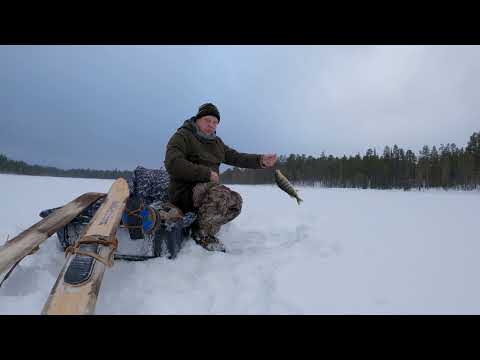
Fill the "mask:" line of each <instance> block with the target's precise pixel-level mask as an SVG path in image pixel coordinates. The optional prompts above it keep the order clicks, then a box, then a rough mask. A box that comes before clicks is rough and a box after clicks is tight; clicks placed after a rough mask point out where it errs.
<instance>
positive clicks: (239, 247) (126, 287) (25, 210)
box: [0, 175, 480, 314]
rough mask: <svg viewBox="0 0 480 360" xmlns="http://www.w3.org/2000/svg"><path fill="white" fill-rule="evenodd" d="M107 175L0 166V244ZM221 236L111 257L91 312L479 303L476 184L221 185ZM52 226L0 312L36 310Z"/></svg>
mask: <svg viewBox="0 0 480 360" xmlns="http://www.w3.org/2000/svg"><path fill="white" fill-rule="evenodd" d="M112 182H113V180H97V179H71V178H53V177H31V176H18V175H0V189H2V190H1V192H0V200H1V201H0V216H1V219H2V222H1V225H0V244H3V243H4V242H5V240H6V239H7V236H9V237H10V238H12V237H13V236H15V235H17V234H19V233H20V232H21V231H23V230H25V229H26V228H28V227H29V226H31V225H32V224H33V223H35V222H36V221H38V220H40V217H39V216H38V214H39V213H40V211H41V210H44V209H47V208H52V207H56V206H61V205H63V204H65V203H66V202H68V201H70V200H72V199H73V198H74V197H76V196H78V195H80V194H82V193H84V192H89V191H99V192H106V191H108V189H109V188H110V185H111V184H112ZM231 188H233V189H234V190H236V191H238V192H239V193H240V194H241V195H242V197H243V199H244V203H243V210H242V213H241V214H240V216H239V217H237V218H236V219H235V220H233V221H232V222H231V223H229V224H227V225H225V226H224V227H223V228H222V230H221V232H220V237H221V238H222V240H223V241H224V242H225V245H226V246H227V248H228V249H229V253H228V254H223V253H211V252H207V251H205V250H203V249H202V248H200V247H199V246H197V245H196V244H194V243H193V241H191V240H190V241H188V242H187V244H186V245H185V247H184V248H183V249H182V251H181V253H180V254H179V256H178V257H177V258H176V259H175V260H168V259H165V258H157V259H152V260H148V261H144V262H126V261H116V262H115V265H114V266H113V268H111V269H108V270H107V271H106V273H105V277H104V280H103V283H102V287H101V289H100V295H99V299H98V302H97V309H96V313H97V314H480V290H479V289H478V286H477V283H478V280H477V278H478V274H479V273H480V261H479V254H480V241H479V239H478V215H477V214H478V213H477V211H478V203H479V200H480V193H479V192H461V191H443V190H432V191H424V192H423V191H422V192H419V191H410V192H404V191H395V190H393V191H381V190H356V189H325V188H301V190H300V196H301V197H302V198H303V199H304V202H303V203H302V204H301V205H300V206H298V205H297V203H296V201H295V200H294V199H291V198H290V197H288V195H286V194H285V193H283V192H282V191H281V190H280V189H278V188H277V187H276V186H244V185H242V186H240V185H233V186H231ZM56 242H57V239H56V235H54V236H52V237H51V238H50V239H48V240H47V241H46V242H45V243H44V244H43V245H42V246H41V248H40V250H39V251H38V252H37V253H36V254H35V255H32V256H28V257H27V258H25V259H24V260H23V261H22V262H21V263H20V265H19V266H18V267H17V268H16V269H15V270H14V272H13V273H12V275H11V276H10V278H9V279H8V280H7V281H6V282H5V283H4V284H3V286H2V288H0V314H39V313H40V311H41V309H42V307H43V304H44V303H45V301H46V299H47V297H48V294H49V292H50V290H51V288H52V286H53V284H54V282H55V280H56V278H57V276H58V273H59V271H60V269H61V267H62V265H63V262H64V255H63V253H62V252H60V251H59V250H58V249H57V245H56Z"/></svg>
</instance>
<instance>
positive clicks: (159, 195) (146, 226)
mask: <svg viewBox="0 0 480 360" xmlns="http://www.w3.org/2000/svg"><path fill="white" fill-rule="evenodd" d="M127 182H128V187H129V191H130V196H129V198H128V201H127V205H126V210H125V211H124V213H123V216H122V220H121V222H120V226H119V227H118V229H117V232H116V236H117V239H118V247H117V250H116V252H115V254H114V259H119V260H139V261H141V260H148V259H151V258H155V257H167V258H169V259H174V258H175V257H176V256H177V255H178V253H179V251H180V250H181V248H182V246H183V244H184V242H185V241H186V240H187V239H188V237H189V235H190V225H191V224H192V223H193V222H194V221H195V219H196V214H194V213H191V212H189V213H186V214H182V213H181V211H180V210H179V209H177V208H176V207H174V206H173V205H171V204H170V203H169V202H168V194H167V189H168V183H169V176H168V173H167V172H166V171H165V170H163V169H160V170H156V169H146V168H144V167H141V166H138V167H137V168H136V169H135V170H134V171H133V176H132V177H131V178H129V179H128V181H127ZM104 200H105V198H100V199H98V200H97V201H95V202H94V203H93V204H91V205H90V206H89V207H87V208H86V209H85V210H84V211H83V212H82V213H81V214H79V215H78V216H77V217H75V218H74V219H73V220H72V221H70V222H69V223H68V224H66V225H65V226H64V227H63V228H61V229H59V230H58V231H57V237H58V245H59V247H60V248H61V249H62V250H63V251H65V250H66V249H67V248H68V247H69V246H71V245H73V244H75V242H76V241H78V239H80V238H81V236H82V233H83V232H84V230H85V228H86V226H87V225H88V224H89V222H90V221H91V220H92V218H93V216H94V215H95V213H96V212H97V210H98V209H99V208H100V206H101V205H102V203H103V201H104ZM55 210H56V208H54V209H47V210H43V211H42V212H41V213H40V216H41V217H42V218H45V217H47V216H48V215H49V214H51V213H52V212H54V211H55Z"/></svg>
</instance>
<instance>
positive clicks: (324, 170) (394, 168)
mask: <svg viewBox="0 0 480 360" xmlns="http://www.w3.org/2000/svg"><path fill="white" fill-rule="evenodd" d="M275 168H276V169H279V170H280V171H281V172H282V173H283V174H284V175H285V176H286V177H287V178H288V179H289V180H290V182H291V183H292V184H299V185H310V186H324V187H342V188H363V189H367V188H371V189H404V190H409V189H411V188H418V189H428V188H445V189H449V188H458V189H465V190H472V189H475V188H478V187H480V186H479V185H480V132H478V133H477V132H474V133H473V134H472V135H471V136H470V139H469V141H468V144H467V146H466V147H465V148H463V147H462V148H458V147H457V145H455V144H454V143H452V144H450V143H449V144H446V145H445V144H441V145H440V146H439V147H438V148H437V147H436V146H435V145H434V146H431V147H430V146H428V145H425V146H423V148H422V149H421V150H420V151H419V152H418V155H416V154H415V153H414V152H413V151H411V150H406V151H405V150H404V149H402V148H400V147H398V146H397V145H396V144H395V145H393V146H388V145H387V146H385V148H384V150H383V152H382V153H381V154H377V152H376V150H375V149H368V150H367V151H366V153H365V155H363V156H361V155H360V154H357V155H355V156H349V157H347V156H346V155H344V156H343V157H334V156H332V155H329V156H326V155H325V154H324V153H322V154H321V156H320V157H317V158H315V157H313V156H306V155H305V154H302V155H298V154H290V155H289V156H286V155H281V156H279V158H278V161H277V164H276V165H275ZM221 181H222V182H223V183H225V184H273V183H274V181H275V180H274V172H273V171H272V169H260V170H252V169H239V168H232V169H227V170H226V171H225V172H223V173H222V174H221Z"/></svg>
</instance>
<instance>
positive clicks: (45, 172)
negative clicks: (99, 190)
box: [0, 154, 132, 179]
mask: <svg viewBox="0 0 480 360" xmlns="http://www.w3.org/2000/svg"><path fill="white" fill-rule="evenodd" d="M0 173H4V174H5V173H6V174H20V175H37V176H58V177H72V178H94V179H117V178H119V177H123V178H127V177H129V176H131V174H132V172H131V171H121V170H117V169H115V170H93V169H70V170H62V169H58V168H56V167H51V166H40V165H29V164H27V163H26V162H24V161H16V160H11V159H9V158H7V157H6V156H5V155H3V154H0Z"/></svg>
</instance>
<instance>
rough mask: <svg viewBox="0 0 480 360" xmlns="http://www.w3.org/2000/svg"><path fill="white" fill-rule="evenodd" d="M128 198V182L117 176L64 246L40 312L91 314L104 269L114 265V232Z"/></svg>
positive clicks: (115, 244)
mask: <svg viewBox="0 0 480 360" xmlns="http://www.w3.org/2000/svg"><path fill="white" fill-rule="evenodd" d="M128 197H129V190H128V184H127V182H126V181H125V180H124V179H122V178H119V179H117V180H116V181H115V182H114V183H113V185H112V186H111V188H110V190H109V192H108V194H107V197H106V198H105V200H104V202H103V203H102V205H101V206H100V208H99V209H98V211H97V212H96V213H95V215H94V217H93V218H92V220H91V221H90V223H89V224H88V225H87V226H86V228H85V230H84V233H83V234H82V236H81V237H80V239H79V240H78V241H77V242H76V243H75V244H74V245H72V246H71V247H70V248H68V249H67V251H66V254H67V258H66V261H65V265H64V266H63V268H62V270H61V272H60V274H59V276H58V279H57V281H56V283H55V285H54V286H53V289H52V291H51V292H50V295H49V297H48V299H47V301H46V303H45V305H44V307H43V310H42V315H92V314H94V312H95V305H96V302H97V297H98V293H99V290H100V286H101V283H102V279H103V274H104V272H105V268H106V267H109V266H112V265H113V259H114V257H113V255H114V253H115V250H116V248H117V239H116V236H115V235H116V232H117V229H118V227H119V224H120V221H121V218H122V213H123V211H124V209H125V205H126V202H127V200H128Z"/></svg>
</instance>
